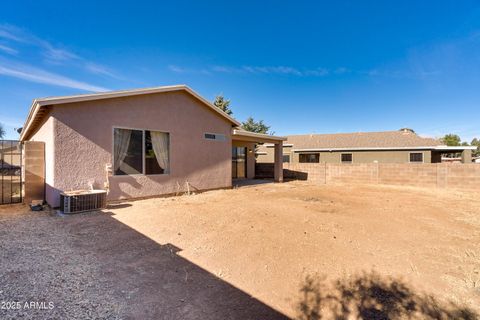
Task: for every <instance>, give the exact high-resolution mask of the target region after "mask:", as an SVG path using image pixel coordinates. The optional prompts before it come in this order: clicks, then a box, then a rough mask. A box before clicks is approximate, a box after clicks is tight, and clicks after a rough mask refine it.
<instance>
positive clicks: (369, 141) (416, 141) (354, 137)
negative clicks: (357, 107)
mask: <svg viewBox="0 0 480 320" xmlns="http://www.w3.org/2000/svg"><path fill="white" fill-rule="evenodd" d="M285 144H293V148H294V149H315V148H317V149H329V148H332V149H335V148H406V147H434V146H440V145H442V143H441V142H440V141H439V140H436V139H432V138H422V137H420V136H418V135H417V134H415V133H413V132H409V131H400V130H399V131H383V132H355V133H335V134H305V135H292V136H287V141H286V142H285Z"/></svg>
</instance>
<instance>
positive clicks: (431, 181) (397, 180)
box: [378, 163, 438, 187]
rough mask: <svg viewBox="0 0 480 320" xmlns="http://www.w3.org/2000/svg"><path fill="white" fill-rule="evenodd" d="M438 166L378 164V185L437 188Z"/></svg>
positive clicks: (430, 164)
mask: <svg viewBox="0 0 480 320" xmlns="http://www.w3.org/2000/svg"><path fill="white" fill-rule="evenodd" d="M437 171H438V170H437V164H432V163H423V164H422V163H409V164H386V163H382V164H378V183H381V184H394V185H407V186H419V187H435V186H436V185H437Z"/></svg>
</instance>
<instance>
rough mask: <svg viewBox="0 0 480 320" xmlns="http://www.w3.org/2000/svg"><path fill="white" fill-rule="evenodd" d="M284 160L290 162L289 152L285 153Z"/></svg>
mask: <svg viewBox="0 0 480 320" xmlns="http://www.w3.org/2000/svg"><path fill="white" fill-rule="evenodd" d="M283 162H290V155H289V154H284V155H283Z"/></svg>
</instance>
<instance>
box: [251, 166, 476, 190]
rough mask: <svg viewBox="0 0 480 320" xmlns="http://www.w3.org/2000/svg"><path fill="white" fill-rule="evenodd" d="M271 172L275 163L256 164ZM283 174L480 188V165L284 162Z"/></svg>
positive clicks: (261, 174)
mask: <svg viewBox="0 0 480 320" xmlns="http://www.w3.org/2000/svg"><path fill="white" fill-rule="evenodd" d="M272 173H273V165H272V164H270V163H259V164H257V166H256V176H257V177H258V178H270V177H271V176H272ZM283 175H284V178H285V179H297V180H307V181H311V182H313V183H317V184H333V183H350V184H351V183H362V184H390V185H405V186H419V187H435V188H455V189H470V190H480V164H447V163H418V164H417V163H415V164H412V163H405V164H394V163H358V164H333V163H284V164H283Z"/></svg>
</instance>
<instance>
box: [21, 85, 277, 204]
mask: <svg viewBox="0 0 480 320" xmlns="http://www.w3.org/2000/svg"><path fill="white" fill-rule="evenodd" d="M239 126H240V123H239V122H238V121H237V120H235V119H233V118H232V117H230V116H229V115H227V114H226V113H224V112H223V111H221V110H220V109H219V108H217V107H215V106H214V105H212V104H211V103H210V102H208V101H207V100H206V99H204V98H202V97H201V96H200V95H198V94H197V93H196V92H194V91H193V90H192V89H190V88H189V87H187V86H185V85H177V86H167V87H157V88H148V89H136V90H126V91H113V92H105V93H96V94H84V95H75V96H66V97H53V98H44V99H36V100H34V101H33V103H32V106H31V108H30V113H29V115H28V118H27V120H26V122H25V125H24V129H23V131H22V133H21V136H20V140H21V141H41V142H44V143H45V197H46V201H47V202H48V203H49V204H50V205H51V206H53V207H57V206H58V205H59V199H60V197H59V194H60V192H62V191H69V190H77V189H86V188H89V187H90V186H93V187H94V188H97V189H108V190H109V193H108V199H109V200H117V199H126V198H139V197H149V196H158V195H164V194H175V193H178V192H183V191H186V190H187V189H189V190H191V191H196V190H208V189H217V188H229V187H231V186H232V178H253V177H254V176H255V153H254V150H255V145H256V144H258V143H270V144H273V145H275V146H276V148H275V149H276V151H277V152H276V159H277V161H276V162H275V163H276V165H275V180H276V181H281V180H282V179H283V176H282V172H283V170H282V161H281V160H282V158H281V152H282V142H283V140H285V138H282V137H275V136H270V135H263V134H255V133H251V132H246V131H243V130H240V129H239Z"/></svg>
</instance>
